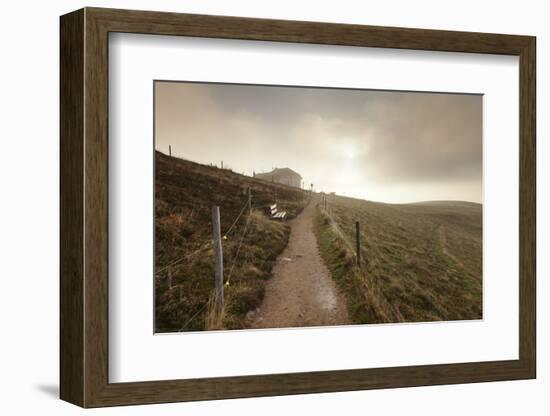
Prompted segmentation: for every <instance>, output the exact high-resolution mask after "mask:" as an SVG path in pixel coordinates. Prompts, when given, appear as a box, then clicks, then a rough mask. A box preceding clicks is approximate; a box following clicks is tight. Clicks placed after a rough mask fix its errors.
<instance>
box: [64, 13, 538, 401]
mask: <svg viewBox="0 0 550 416" xmlns="http://www.w3.org/2000/svg"><path fill="white" fill-rule="evenodd" d="M60 28H61V50H60V54H61V128H60V130H61V273H60V274H61V276H60V278H61V294H60V295H61V305H60V323H61V351H60V358H61V368H60V371H61V386H60V395H61V398H62V399H63V400H66V401H69V402H71V403H74V404H77V405H79V406H82V407H101V406H115V405H129V404H146V403H163V402H176V401H190V400H211V399H223V398H237V397H257V396H267V395H286V394H303V393H319V392H336V391H349V390H363V389H375V388H397V387H410V386H423V385H436V384H455V383H473V382H486V381H500V380H520V379H530V378H535V377H536V333H535V319H536V317H535V310H536V307H535V306H536V305H535V282H536V277H535V248H536V247H535V245H536V236H535V221H536V208H535V207H536V203H535V202H536V193H535V184H536V178H535V160H536V152H535V125H536V123H535V110H536V97H535V49H536V46H535V38H534V37H530V36H518V35H500V34H486V33H467V32H452V31H435V30H422V29H404V28H390V27H375V26H361V25H344V24H328V23H314V22H296V21H283V20H267V19H251V18H240V17H225V16H206V15H189V14H175V13H160V12H146V11H129V10H113V9H99V8H85V9H81V10H78V11H75V12H72V13H70V14H67V15H65V16H62V17H61V26H60Z"/></svg>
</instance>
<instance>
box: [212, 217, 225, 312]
mask: <svg viewBox="0 0 550 416" xmlns="http://www.w3.org/2000/svg"><path fill="white" fill-rule="evenodd" d="M212 234H213V237H214V255H215V259H216V274H215V287H216V314H217V315H218V316H219V315H220V314H221V312H222V311H223V251H222V238H221V237H222V236H221V227H220V207H218V206H214V207H212Z"/></svg>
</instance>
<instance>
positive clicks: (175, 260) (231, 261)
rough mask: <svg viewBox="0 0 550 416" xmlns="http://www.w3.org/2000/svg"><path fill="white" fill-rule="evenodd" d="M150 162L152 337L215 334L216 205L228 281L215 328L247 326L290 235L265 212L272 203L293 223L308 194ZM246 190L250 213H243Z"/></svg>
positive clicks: (175, 163)
mask: <svg viewBox="0 0 550 416" xmlns="http://www.w3.org/2000/svg"><path fill="white" fill-rule="evenodd" d="M155 164H156V166H155V173H156V174H155V203H156V206H155V266H156V274H155V330H156V332H174V331H190V330H204V329H216V328H213V327H212V326H211V324H210V323H209V320H208V317H209V310H210V308H211V304H210V301H211V300H212V298H213V290H214V252H213V249H212V213H211V212H212V206H214V205H218V206H220V217H221V229H222V235H226V236H227V238H226V239H224V240H223V251H224V253H223V254H224V276H225V279H226V280H227V279H228V277H230V276H231V277H230V284H229V285H228V286H225V310H224V318H223V322H222V323H221V325H219V323H218V324H217V325H218V328H244V327H245V326H246V320H245V319H244V317H245V315H246V313H247V312H248V311H250V310H252V309H255V308H256V307H258V306H259V304H260V303H261V301H262V299H263V293H264V292H263V291H264V282H265V280H266V279H268V278H269V277H270V276H271V269H272V266H273V262H274V261H275V259H276V258H277V256H278V255H279V254H280V253H281V252H282V250H283V249H284V247H285V246H286V244H287V242H288V237H289V234H290V228H289V227H288V226H287V225H286V224H284V223H281V222H277V221H273V220H271V219H269V218H268V216H267V215H266V213H267V207H268V205H269V204H272V203H274V202H277V204H278V206H279V207H280V209H282V210H286V211H287V212H288V213H289V217H292V216H295V215H297V214H298V213H299V212H300V211H301V210H302V209H303V207H304V206H305V204H306V202H307V198H308V194H307V193H306V192H304V191H301V190H299V189H296V188H291V187H287V186H284V185H278V184H273V183H270V182H265V181H262V180H259V179H254V178H251V177H247V176H243V175H239V174H236V173H233V172H231V171H229V170H222V169H218V168H216V167H211V166H205V165H201V164H198V163H194V162H190V161H186V160H183V159H178V158H174V157H168V156H166V155H164V154H162V153H159V152H156V155H155ZM248 188H250V189H251V192H252V205H253V211H252V213H251V214H250V213H249V211H248V210H247V209H246V208H245V209H244V211H243V207H245V205H246V204H247V200H248V197H247V191H248ZM241 212H242V215H241V216H240V217H239V214H241ZM237 218H239V219H238V221H237V222H236V223H235V224H234V226H233V227H232V225H233V223H234V222H235V220H236V219H237ZM247 223H248V225H247ZM245 229H246V234H245V233H244V232H245ZM228 230H230V231H229V232H228ZM243 235H244V238H242V236H243ZM241 239H242V245H241V248H240V250H239V244H240V242H241Z"/></svg>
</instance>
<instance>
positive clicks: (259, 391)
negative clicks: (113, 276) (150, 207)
mask: <svg viewBox="0 0 550 416" xmlns="http://www.w3.org/2000/svg"><path fill="white" fill-rule="evenodd" d="M109 32H129V33H144V34H155V35H176V36H197V37H210V38H225V39H247V40H256V41H278V42H298V43H315V44H331V45H347V46H357V47H361V46H370V47H385V48H399V49H419V50H433V51H450V52H470V53H488V54H505V55H517V56H519V57H520V109H519V111H520V143H519V148H520V189H519V192H520V224H519V225H520V270H519V285H520V317H519V318H520V319H519V323H520V328H519V331H520V344H519V352H520V357H519V359H518V360H512V361H493V362H479V363H462V364H445V365H428V366H409V367H393V368H376V369H359V370H339V371H326V372H311V373H292V374H268V375H257V376H240V377H222V378H208V379H192V380H170V381H149V382H140V383H109V381H108V360H109V356H108V303H109V301H108V295H109V293H108V283H109V279H108V221H109V218H108V33H109ZM535 49H536V48H535V38H533V37H528V36H515V35H514V36H511V35H498V34H484V33H466V32H449V31H434V30H421V29H404V28H387V27H375V26H360V25H342V24H325V23H314V22H294V21H282V20H266V19H250V18H238V17H223V16H204V15H188V14H176V13H159V12H145V11H129V10H113V9H97V8H86V9H83V10H80V11H76V12H73V13H71V14H69V15H66V16H63V17H62V18H61V397H62V398H63V399H64V400H67V401H69V402H71V403H75V404H78V405H80V406H83V407H98V406H114V405H129V404H144V403H161V402H176V401H190V400H208V399H223V398H236V397H256V396H267V395H283V394H304V393H319V392H331V391H348V390H361V389H374V388H396V387H409V386H421V385H436V384H452V383H473V382H484V381H499V380H516V379H527V378H533V377H535V375H536V359H535V357H536V347H535V344H536V335H535V322H536V321H535V309H536V308H535V248H536V247H535V245H536V238H535V224H536V218H535V215H536V211H535V206H536V204H535V202H536V195H535V106H536V98H535Z"/></svg>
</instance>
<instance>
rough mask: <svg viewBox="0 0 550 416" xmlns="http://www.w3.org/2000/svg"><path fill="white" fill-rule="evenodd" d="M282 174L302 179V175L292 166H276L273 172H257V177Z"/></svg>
mask: <svg viewBox="0 0 550 416" xmlns="http://www.w3.org/2000/svg"><path fill="white" fill-rule="evenodd" d="M280 176H296V177H298V178H300V179H302V176H301V175H300V174H299V173H298V172H296V171H293V170H292V169H290V168H275V169H273V170H272V171H271V172H264V173H257V174H256V177H259V178H262V177H270V178H271V177H280Z"/></svg>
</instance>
